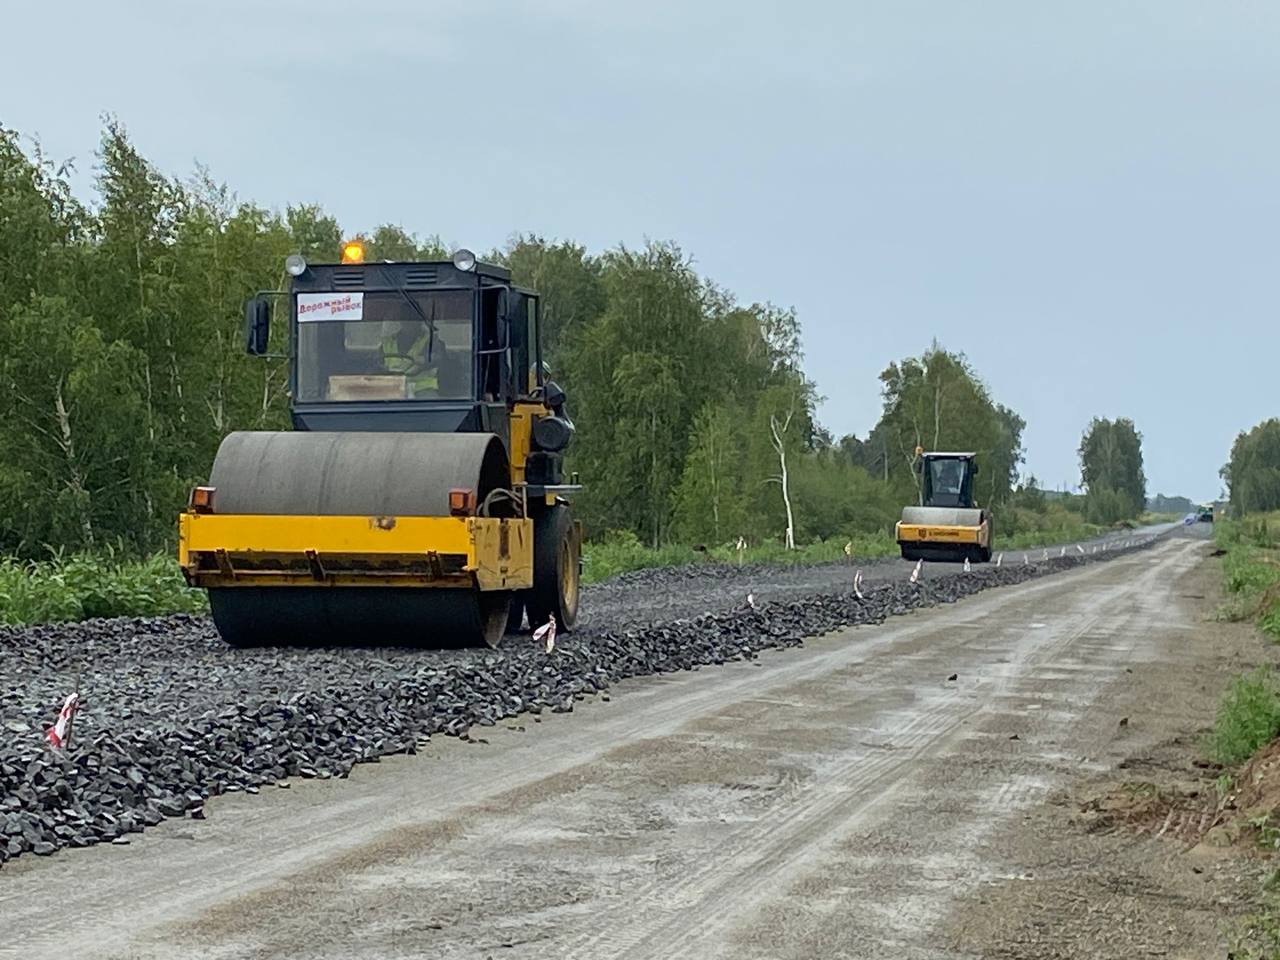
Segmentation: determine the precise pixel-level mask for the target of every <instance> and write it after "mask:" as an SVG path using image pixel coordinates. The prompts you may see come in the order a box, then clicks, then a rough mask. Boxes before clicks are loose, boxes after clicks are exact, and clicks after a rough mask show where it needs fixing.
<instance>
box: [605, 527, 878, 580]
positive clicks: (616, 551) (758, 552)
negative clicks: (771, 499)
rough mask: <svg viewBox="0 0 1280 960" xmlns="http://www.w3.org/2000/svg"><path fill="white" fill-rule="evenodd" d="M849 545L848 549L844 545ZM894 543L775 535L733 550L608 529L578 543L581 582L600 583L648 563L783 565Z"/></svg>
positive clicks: (866, 552) (864, 537)
mask: <svg viewBox="0 0 1280 960" xmlns="http://www.w3.org/2000/svg"><path fill="white" fill-rule="evenodd" d="M846 546H847V547H848V553H847V554H846V552H845V549H846ZM897 552H898V544H897V542H896V541H895V540H894V539H893V537H892V536H890V535H889V534H870V535H869V534H858V535H855V536H852V537H833V538H831V539H829V540H820V541H817V542H815V543H808V544H798V545H797V546H796V548H795V549H794V550H788V549H787V548H786V547H785V546H783V545H782V544H781V543H779V542H778V541H776V540H766V541H764V542H763V543H752V544H747V545H746V547H745V549H743V550H738V549H737V546H736V544H733V543H728V544H719V545H714V546H705V545H703V546H691V545H684V544H681V545H674V544H673V545H669V546H661V547H650V546H647V545H645V544H643V543H641V542H640V540H639V539H638V538H637V537H636V536H635V534H633V533H630V532H629V531H626V532H613V533H610V534H609V535H607V536H605V537H604V538H602V539H600V540H597V541H594V542H589V543H586V544H584V545H583V548H582V553H583V564H582V581H583V583H599V582H600V581H602V580H608V579H609V578H610V577H616V576H617V575H618V574H620V573H630V572H631V571H633V570H647V569H651V568H653V567H676V566H683V565H685V564H691V563H706V562H713V563H727V564H737V563H744V564H745V563H770V564H777V565H782V566H790V565H799V564H813V563H830V562H834V561H837V560H843V559H845V558H846V556H853V557H856V558H859V559H866V558H873V557H888V556H893V555H895V554H896V553H897Z"/></svg>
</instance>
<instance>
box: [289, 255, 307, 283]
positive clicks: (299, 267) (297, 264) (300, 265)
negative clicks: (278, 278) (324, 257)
mask: <svg viewBox="0 0 1280 960" xmlns="http://www.w3.org/2000/svg"><path fill="white" fill-rule="evenodd" d="M284 269H285V272H286V273H288V274H289V276H291V277H300V276H302V275H303V274H304V273H306V272H307V261H306V258H305V257H303V256H302V254H300V253H291V254H289V255H288V256H287V257H285V258H284Z"/></svg>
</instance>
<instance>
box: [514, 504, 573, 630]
mask: <svg viewBox="0 0 1280 960" xmlns="http://www.w3.org/2000/svg"><path fill="white" fill-rule="evenodd" d="M580 554H581V544H579V543H578V537H577V531H576V530H575V529H574V523H573V516H572V514H571V513H570V511H569V508H568V507H567V506H564V505H563V504H559V505H557V506H554V507H552V508H551V509H550V510H548V511H546V512H545V513H543V514H542V515H541V516H538V517H535V518H534V521H533V589H532V590H530V591H529V596H528V599H527V601H526V608H527V610H528V612H529V626H530V627H532V628H533V629H535V630H536V629H537V628H538V627H540V626H542V625H543V624H544V623H546V622H547V620H548V619H550V618H551V617H552V616H553V615H554V616H555V618H556V629H557V630H560V631H564V632H568V631H570V630H572V629H573V628H574V627H575V626H576V625H577V623H578V598H579V596H580V590H579V582H578V577H579V572H580V571H579V567H580V559H581V558H580Z"/></svg>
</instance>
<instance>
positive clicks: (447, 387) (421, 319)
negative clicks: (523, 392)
mask: <svg viewBox="0 0 1280 960" xmlns="http://www.w3.org/2000/svg"><path fill="white" fill-rule="evenodd" d="M406 297H409V298H412V300H413V304H416V306H417V309H414V305H413V304H410V303H408V302H406ZM471 300H472V295H471V293H470V292H468V291H465V290H459V291H441V292H435V293H420V292H406V293H405V295H404V296H401V295H400V294H399V293H395V292H390V293H386V292H383V293H345V292H343V293H339V292H332V293H299V294H298V295H297V304H296V306H297V316H298V384H297V391H298V396H297V399H298V400H299V401H301V402H304V403H308V402H317V401H324V400H467V399H470V398H471V397H472V396H473V391H472V383H471V379H472V372H473V363H472V352H471V327H472V323H471Z"/></svg>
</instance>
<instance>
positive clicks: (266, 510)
mask: <svg viewBox="0 0 1280 960" xmlns="http://www.w3.org/2000/svg"><path fill="white" fill-rule="evenodd" d="M341 261H342V262H340V263H329V264H313V263H309V262H307V261H306V260H305V259H304V258H303V257H301V256H299V255H296V254H295V255H293V256H290V257H289V258H288V259H287V261H286V263H285V269H286V272H287V273H288V275H289V276H290V278H291V279H290V283H289V289H288V290H284V291H269V292H264V293H260V294H259V295H257V296H255V297H254V298H253V299H251V300H250V301H249V302H248V304H246V307H245V339H246V347H247V349H248V352H249V353H250V354H254V355H258V356H276V357H277V358H279V359H283V360H287V362H288V365H289V396H290V415H291V418H292V424H293V428H294V429H293V430H291V431H280V432H236V433H231V434H229V435H228V436H227V437H226V438H225V439H224V440H223V442H222V444H221V446H220V447H219V449H218V453H217V456H216V458H215V460H214V463H213V469H212V471H211V473H210V476H209V482H208V484H207V485H203V486H199V487H197V488H195V489H194V490H193V491H192V492H191V498H190V502H189V505H188V507H187V509H186V510H185V511H184V512H183V513H182V514H181V517H180V519H179V561H180V563H181V565H182V570H183V573H184V575H185V577H186V579H187V581H188V582H189V583H190V584H192V585H193V586H197V587H203V588H205V589H207V591H208V595H209V606H210V611H211V613H212V616H213V621H214V624H215V625H216V627H217V629H218V632H219V633H220V634H221V635H222V637H223V638H224V639H225V640H226V641H227V642H228V643H230V644H233V645H236V646H250V645H264V644H345V643H362V644H379V645H381V644H387V645H413V646H433V647H452V646H473V645H483V644H488V645H495V644H497V642H498V641H499V640H500V639H501V637H502V636H503V634H504V633H505V632H507V631H509V630H515V629H518V628H519V627H520V626H521V624H522V623H523V622H524V621H525V618H526V617H527V619H528V623H529V624H530V626H534V627H537V626H541V625H543V624H545V623H547V622H549V621H550V620H551V619H552V618H554V619H555V622H556V627H557V629H558V630H560V631H566V630H571V629H572V628H573V626H574V624H575V622H576V621H577V617H578V584H579V576H580V565H581V550H582V528H581V525H580V524H579V523H578V522H577V521H575V520H574V519H573V514H572V509H571V506H570V497H571V496H572V494H573V493H575V492H576V491H577V490H578V489H579V486H578V484H577V482H576V477H568V478H566V476H565V470H564V452H565V449H566V448H567V447H568V445H569V443H570V441H571V439H572V437H573V429H574V428H573V423H572V421H571V420H570V419H569V416H568V414H567V413H566V410H565V394H564V391H563V390H562V389H561V388H560V387H559V386H557V385H556V383H554V382H553V381H552V380H550V379H549V377H548V376H547V368H546V365H545V364H544V362H543V360H542V356H541V345H540V344H541V340H540V337H539V300H538V296H537V294H535V293H534V292H532V291H529V290H524V289H521V288H519V287H517V286H515V285H514V284H512V282H511V275H510V273H509V272H508V271H507V270H506V269H504V268H502V267H499V266H496V265H492V264H487V263H483V262H480V261H479V260H477V258H476V257H475V256H474V255H473V254H471V253H470V252H469V251H466V250H460V251H458V252H457V253H455V254H454V256H453V257H452V258H451V259H450V260H447V261H438V262H412V263H375V262H365V261H364V256H363V249H362V248H361V246H360V245H359V244H354V243H353V244H347V245H345V246H344V248H343V254H342V258H341ZM286 312H287V316H288V335H287V338H286V337H277V339H278V340H281V341H284V342H287V347H286V348H284V349H283V350H282V351H280V352H278V353H276V354H271V353H269V343H270V341H271V334H270V331H271V323H272V319H273V315H276V314H284V313H286Z"/></svg>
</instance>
